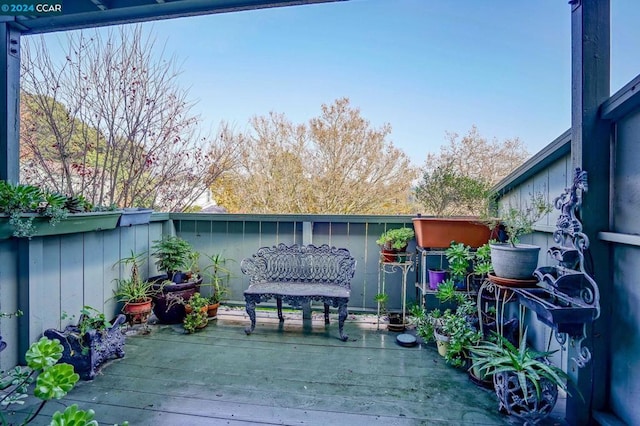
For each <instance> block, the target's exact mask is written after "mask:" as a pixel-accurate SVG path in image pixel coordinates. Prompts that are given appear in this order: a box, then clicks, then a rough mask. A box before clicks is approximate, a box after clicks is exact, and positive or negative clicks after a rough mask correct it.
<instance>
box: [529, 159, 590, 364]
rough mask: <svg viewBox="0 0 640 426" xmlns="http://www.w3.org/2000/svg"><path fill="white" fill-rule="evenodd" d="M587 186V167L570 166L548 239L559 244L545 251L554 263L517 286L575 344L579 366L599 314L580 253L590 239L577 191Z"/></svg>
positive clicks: (548, 322) (558, 333) (539, 314)
mask: <svg viewBox="0 0 640 426" xmlns="http://www.w3.org/2000/svg"><path fill="white" fill-rule="evenodd" d="M587 189H588V186H587V172H586V171H583V170H581V169H576V170H575V175H574V179H573V184H572V186H571V187H570V188H566V189H565V191H564V193H562V194H561V195H560V196H559V197H557V198H556V199H555V203H554V204H555V207H556V208H557V209H558V210H560V216H559V217H558V220H557V222H556V228H557V229H556V231H555V232H554V234H553V240H554V241H555V242H556V243H557V244H558V246H554V247H551V248H549V250H548V251H547V253H548V254H549V256H550V257H551V258H552V259H554V260H556V261H557V262H558V265H557V266H543V267H540V268H538V269H536V271H535V273H534V274H535V276H536V277H537V278H538V280H539V281H540V282H539V285H538V288H535V289H518V290H517V293H518V298H519V301H520V304H521V305H523V306H525V307H527V308H528V309H531V310H532V311H534V312H536V315H537V317H538V319H539V320H540V321H542V322H543V323H544V324H546V325H548V326H549V327H551V328H552V329H553V330H554V332H555V335H556V340H557V341H558V343H559V344H560V345H562V346H564V345H565V344H566V342H567V340H568V339H567V338H570V344H571V345H572V346H576V347H577V348H578V351H577V352H578V356H577V357H573V358H572V360H573V361H574V362H575V363H576V365H577V366H578V367H580V368H582V367H584V366H585V365H586V364H587V363H588V362H589V361H590V360H591V351H590V350H589V348H587V347H583V346H582V342H583V340H584V339H585V338H586V336H587V324H588V323H591V322H593V321H595V320H596V319H597V318H598V317H599V316H600V292H599V289H598V285H597V284H596V282H595V281H594V280H593V278H592V277H591V276H590V275H589V274H588V273H587V271H586V270H585V266H584V252H585V250H587V249H588V248H589V238H588V237H587V235H585V234H584V232H583V231H582V222H581V221H580V218H579V216H578V214H579V208H580V206H581V204H582V194H583V193H584V192H586V191H587Z"/></svg>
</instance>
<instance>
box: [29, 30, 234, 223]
mask: <svg viewBox="0 0 640 426" xmlns="http://www.w3.org/2000/svg"><path fill="white" fill-rule="evenodd" d="M67 41H68V46H67V49H66V50H67V52H66V57H65V58H64V59H62V60H60V58H54V57H52V56H51V54H50V52H49V50H48V49H47V46H46V45H45V43H44V41H43V39H35V40H34V39H25V43H24V48H23V50H22V87H23V89H24V93H23V95H22V96H23V102H22V103H21V146H22V152H21V174H22V176H23V179H24V180H25V181H26V182H28V183H32V184H37V185H41V186H44V187H47V188H49V189H52V190H55V191H58V192H62V193H65V194H68V195H78V194H81V195H83V196H84V197H85V198H87V199H88V200H89V201H90V202H92V203H93V204H107V205H108V204H117V205H118V206H120V207H125V206H149V207H154V208H157V209H163V210H169V211H176V210H184V209H187V208H188V207H189V206H190V205H191V204H192V203H193V201H195V199H196V198H197V197H198V196H199V195H200V194H201V193H202V192H204V191H205V190H206V189H207V187H208V186H209V185H211V184H212V183H213V182H214V181H215V179H217V178H218V177H219V176H220V175H221V174H222V173H223V172H224V171H225V170H226V169H227V168H228V167H230V165H231V164H232V163H233V159H234V155H235V154H236V153H237V149H236V148H235V146H234V145H233V142H234V141H233V138H232V137H230V135H231V131H230V129H228V128H227V127H226V126H225V125H224V124H222V125H221V128H220V131H219V132H218V133H217V134H216V135H214V136H209V135H202V134H200V132H199V130H198V128H199V123H198V118H197V117H196V116H194V115H193V114H192V113H191V108H192V105H193V104H192V102H191V101H189V99H188V92H187V91H186V90H183V89H181V88H180V87H179V85H178V84H177V78H178V76H179V70H177V69H176V68H175V66H174V64H175V59H174V58H162V59H160V60H155V59H153V55H152V54H153V51H154V49H155V42H154V40H153V39H151V38H148V37H144V36H143V35H142V31H141V28H140V27H139V26H136V27H131V26H123V27H119V29H118V30H112V31H110V32H109V33H108V34H107V36H106V37H105V38H103V37H102V36H101V35H100V34H99V33H97V32H96V33H95V35H91V36H86V35H85V33H82V32H78V33H69V35H68V38H67Z"/></svg>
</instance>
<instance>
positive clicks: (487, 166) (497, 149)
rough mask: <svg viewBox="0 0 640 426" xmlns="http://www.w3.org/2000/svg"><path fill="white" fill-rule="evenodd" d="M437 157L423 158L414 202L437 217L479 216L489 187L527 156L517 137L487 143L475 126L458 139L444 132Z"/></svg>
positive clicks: (456, 135)
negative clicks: (445, 139) (443, 139)
mask: <svg viewBox="0 0 640 426" xmlns="http://www.w3.org/2000/svg"><path fill="white" fill-rule="evenodd" d="M447 140H448V143H447V144H446V145H444V146H442V147H441V148H440V152H439V153H438V154H431V153H430V154H429V155H427V160H426V163H425V166H424V168H423V170H422V172H423V175H422V180H421V181H420V182H419V183H418V185H417V186H416V200H417V201H418V202H419V203H420V204H421V205H422V207H423V208H424V209H425V210H424V211H423V213H425V214H432V215H438V216H451V215H482V214H483V213H484V212H485V211H486V207H487V200H488V197H489V196H490V193H491V187H493V186H494V185H495V184H496V183H498V182H499V181H500V180H501V179H503V178H504V177H506V176H507V175H508V174H509V173H511V172H512V171H513V170H515V168H516V167H518V166H519V165H521V164H522V162H523V161H524V160H525V159H526V158H527V157H528V156H529V154H528V152H527V150H526V148H525V146H524V144H523V143H522V141H521V140H520V139H518V138H513V139H506V140H504V141H502V142H500V141H498V140H495V139H494V140H492V141H489V140H487V139H486V138H484V137H482V136H481V135H480V133H479V132H478V129H477V128H476V126H473V127H472V128H471V130H469V132H468V133H467V134H466V135H465V136H463V137H462V138H461V137H460V135H458V134H457V133H447Z"/></svg>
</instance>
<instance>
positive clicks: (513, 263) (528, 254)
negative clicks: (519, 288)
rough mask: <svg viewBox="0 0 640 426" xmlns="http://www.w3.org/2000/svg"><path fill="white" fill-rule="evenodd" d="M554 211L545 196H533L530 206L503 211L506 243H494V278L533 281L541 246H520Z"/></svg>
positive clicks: (512, 207) (509, 208) (525, 205)
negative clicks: (523, 239)
mask: <svg viewBox="0 0 640 426" xmlns="http://www.w3.org/2000/svg"><path fill="white" fill-rule="evenodd" d="M550 211H551V205H550V204H549V203H547V202H546V200H545V198H544V196H543V195H542V194H534V195H532V196H531V199H530V201H529V202H528V203H524V204H521V205H519V206H517V207H514V206H513V205H512V204H509V205H508V206H507V207H506V208H505V209H503V210H502V212H501V220H502V223H503V224H504V226H505V230H506V233H507V242H506V243H491V244H490V247H491V263H492V265H493V269H494V272H495V275H496V276H498V277H501V278H507V279H515V280H530V279H532V275H533V272H534V270H535V268H536V266H537V265H538V254H539V252H540V246H537V245H532V244H521V243H520V237H521V236H522V235H524V234H529V233H531V232H532V231H533V224H534V223H536V222H537V221H538V220H540V218H542V216H544V215H545V214H547V213H549V212H550Z"/></svg>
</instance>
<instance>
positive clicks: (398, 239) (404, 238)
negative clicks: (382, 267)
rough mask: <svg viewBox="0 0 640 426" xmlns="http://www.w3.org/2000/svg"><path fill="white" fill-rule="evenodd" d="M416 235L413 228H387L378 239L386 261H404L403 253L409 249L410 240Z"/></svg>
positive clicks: (377, 241) (377, 242)
mask: <svg viewBox="0 0 640 426" xmlns="http://www.w3.org/2000/svg"><path fill="white" fill-rule="evenodd" d="M414 236H415V233H414V232H413V229H411V228H404V227H403V228H393V229H387V230H386V231H385V232H383V233H382V235H380V238H378V239H377V240H376V244H378V245H379V246H380V248H381V251H382V256H383V259H384V261H385V262H401V261H403V258H402V253H405V252H406V251H407V246H408V245H409V241H411V240H412V239H413V238H414Z"/></svg>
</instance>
